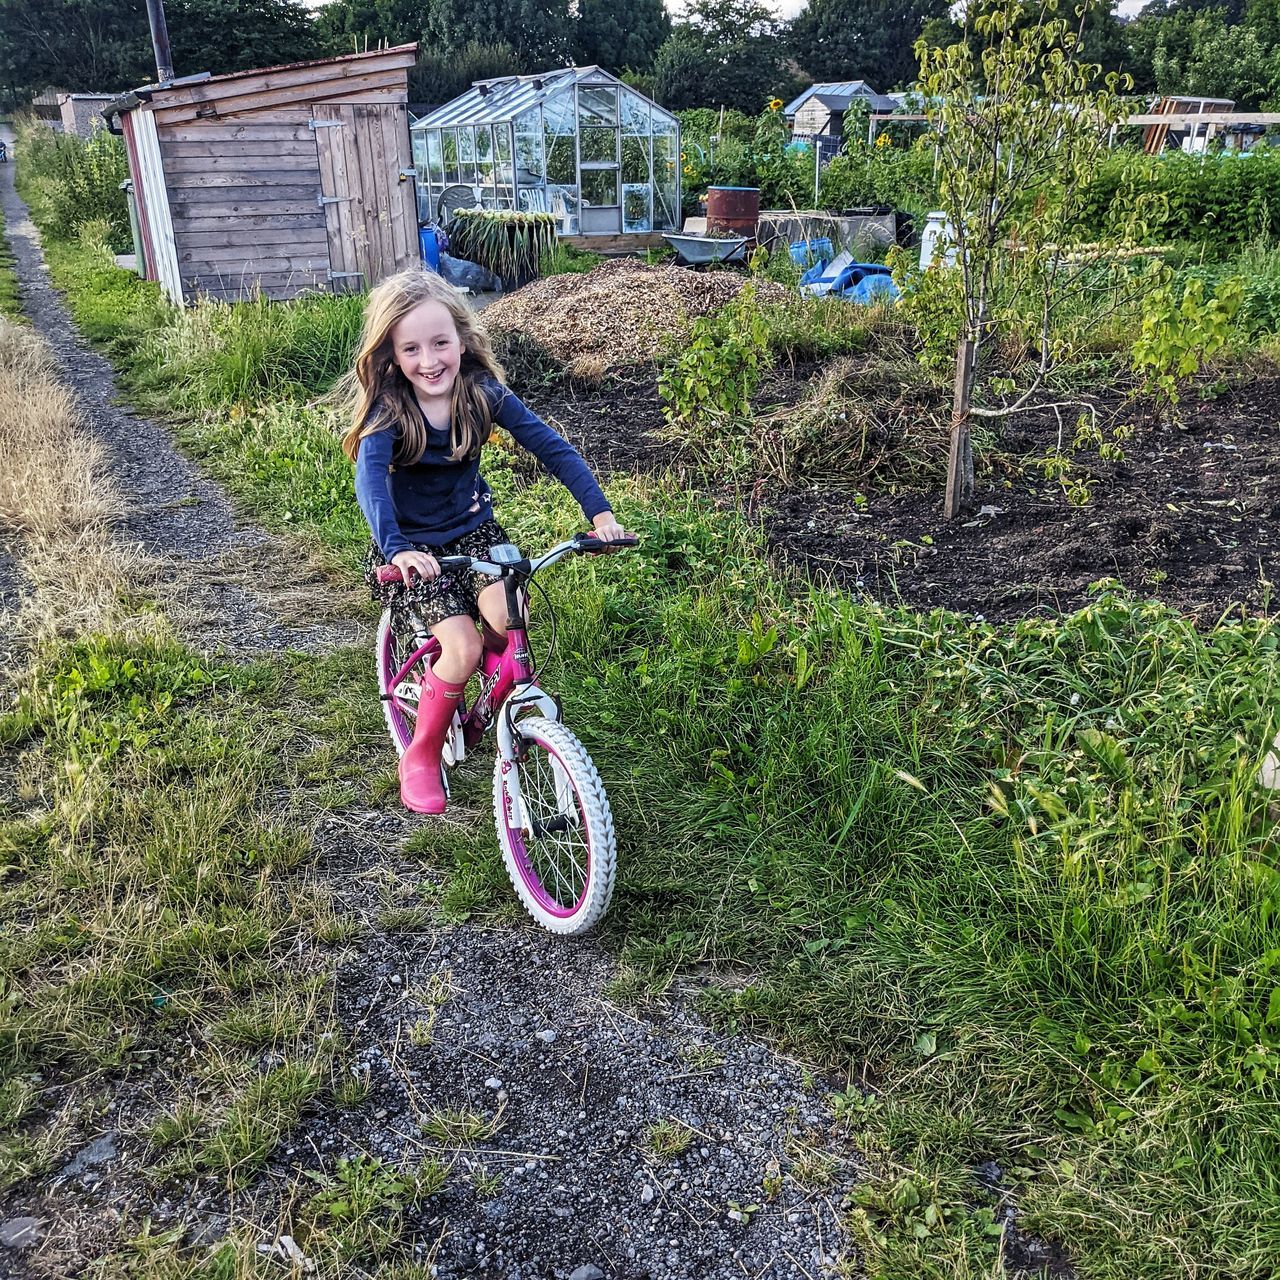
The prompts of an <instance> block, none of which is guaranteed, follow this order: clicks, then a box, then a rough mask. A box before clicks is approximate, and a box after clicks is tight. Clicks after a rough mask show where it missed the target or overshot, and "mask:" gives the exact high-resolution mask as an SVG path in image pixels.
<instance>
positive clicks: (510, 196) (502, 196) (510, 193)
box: [496, 185, 516, 209]
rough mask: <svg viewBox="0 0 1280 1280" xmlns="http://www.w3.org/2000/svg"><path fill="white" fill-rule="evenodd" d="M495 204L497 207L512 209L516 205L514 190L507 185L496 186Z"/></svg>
mask: <svg viewBox="0 0 1280 1280" xmlns="http://www.w3.org/2000/svg"><path fill="white" fill-rule="evenodd" d="M496 206H497V208H499V209H514V208H515V207H516V197H515V192H514V190H512V188H511V187H509V186H503V185H499V186H498V193H497V201H496Z"/></svg>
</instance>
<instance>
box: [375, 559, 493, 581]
mask: <svg viewBox="0 0 1280 1280" xmlns="http://www.w3.org/2000/svg"><path fill="white" fill-rule="evenodd" d="M436 563H437V564H438V565H439V566H440V568H441V569H470V568H471V557H470V556H437V557H436ZM374 576H375V577H376V578H377V579H378V581H379V582H381V583H384V584H385V583H388V582H404V581H405V576H404V574H403V573H401V572H400V569H399V567H398V566H397V565H394V564H384V565H380V566H379V567H378V569H377V571H376V572H375V574H374Z"/></svg>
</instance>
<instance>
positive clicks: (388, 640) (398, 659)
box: [378, 626, 421, 751]
mask: <svg viewBox="0 0 1280 1280" xmlns="http://www.w3.org/2000/svg"><path fill="white" fill-rule="evenodd" d="M398 647H399V645H398V637H397V635H396V630H395V627H394V626H388V627H387V629H386V632H385V634H384V635H383V637H382V648H381V650H380V652H379V653H378V685H379V689H378V692H379V693H381V694H382V696H383V697H384V698H385V699H386V702H387V708H388V712H389V719H390V721H391V727H392V733H393V734H394V735H395V736H396V738H397V739H398V741H399V745H400V749H401V750H402V751H403V750H405V749H406V748H407V747H408V745H409V743H411V742H412V741H413V721H412V720H411V719H410V718H409V715H408V714H407V713H406V710H405V708H404V707H403V706H402V705H401V703H400V701H399V700H398V699H397V698H396V697H395V695H394V694H393V692H392V691H393V690H394V688H395V686H396V684H397V679H396V677H397V676H399V675H400V674H401V668H402V666H404V665H405V664H406V663H407V662H408V661H409V660H410V659H411V658H413V657H414V654H415V653H416V650H414V649H407V650H406V651H405V652H404V653H403V656H401V654H400V653H398V652H397V649H398ZM418 661H419V662H420V661H421V659H418Z"/></svg>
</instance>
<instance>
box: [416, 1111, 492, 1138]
mask: <svg viewBox="0 0 1280 1280" xmlns="http://www.w3.org/2000/svg"><path fill="white" fill-rule="evenodd" d="M501 1128H502V1112H501V1111H500V1110H499V1111H498V1112H497V1113H496V1114H495V1115H492V1116H485V1115H482V1114H481V1113H480V1112H479V1111H473V1110H471V1109H470V1108H467V1107H462V1108H449V1107H441V1108H439V1109H437V1110H434V1111H432V1112H431V1113H430V1114H429V1115H427V1116H425V1117H424V1118H423V1121H422V1134H423V1136H424V1137H426V1138H429V1139H431V1141H432V1142H435V1143H438V1144H439V1145H440V1146H442V1147H469V1146H472V1145H473V1144H475V1143H477V1142H488V1141H489V1139H490V1138H492V1137H493V1136H494V1134H496V1133H497V1132H498V1131H499V1130H500V1129H501Z"/></svg>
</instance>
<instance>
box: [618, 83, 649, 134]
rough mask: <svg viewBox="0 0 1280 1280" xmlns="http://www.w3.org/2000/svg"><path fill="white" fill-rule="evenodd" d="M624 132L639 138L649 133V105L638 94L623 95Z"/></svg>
mask: <svg viewBox="0 0 1280 1280" xmlns="http://www.w3.org/2000/svg"><path fill="white" fill-rule="evenodd" d="M622 132H623V133H631V134H635V135H637V136H640V135H643V134H647V133H648V132H649V104H648V103H647V102H646V101H645V100H644V99H643V98H642V97H641V96H640V95H639V94H638V93H624V94H623V95H622Z"/></svg>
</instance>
